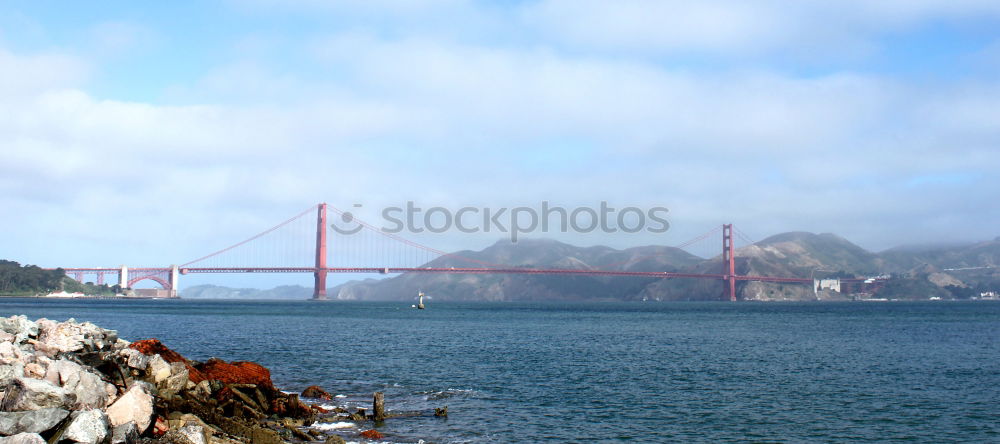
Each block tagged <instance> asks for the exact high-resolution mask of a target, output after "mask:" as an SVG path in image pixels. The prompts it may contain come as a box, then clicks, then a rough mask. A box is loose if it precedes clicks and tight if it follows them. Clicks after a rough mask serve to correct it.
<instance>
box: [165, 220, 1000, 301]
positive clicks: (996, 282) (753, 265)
mask: <svg viewBox="0 0 1000 444" xmlns="http://www.w3.org/2000/svg"><path fill="white" fill-rule="evenodd" d="M483 263H487V264H503V265H504V266H505V267H515V268H516V267H526V268H564V269H579V270H588V269H591V270H621V271H668V272H687V273H712V274H714V273H721V272H722V270H723V263H722V259H721V256H716V257H714V258H710V259H703V258H700V257H698V256H695V255H692V254H690V253H687V252H685V251H683V250H680V249H677V248H673V247H662V246H645V247H634V248H628V249H624V250H617V249H614V248H610V247H603V246H594V247H577V246H573V245H569V244H565V243H562V242H557V241H554V240H544V239H541V240H533V239H524V240H520V241H518V242H517V243H510V242H507V241H500V242H497V243H496V244H494V245H492V246H490V247H487V248H485V249H483V250H480V251H459V252H456V253H454V254H452V255H448V256H442V257H440V258H438V259H435V260H433V261H431V262H428V263H427V264H425V265H423V267H434V268H438V267H440V268H449V267H455V268H462V267H477V266H482V265H481V264H483ZM998 264H1000V238H998V239H994V240H992V241H986V242H979V243H974V244H964V245H947V246H920V247H914V246H910V247H898V248H893V249H889V250H886V251H883V252H880V253H874V252H870V251H867V250H865V249H864V248H861V247H859V246H857V245H855V244H853V243H851V242H850V241H848V240H846V239H844V238H842V237H840V236H837V235H835V234H830V233H823V234H813V233H806V232H790V233H782V234H778V235H774V236H771V237H769V238H767V239H764V240H762V241H759V242H756V243H754V244H752V245H749V246H746V247H742V248H738V249H737V250H736V272H737V274H740V275H761V276H785V277H801V278H810V277H816V278H823V277H871V276H877V275H891V276H892V279H890V281H889V282H888V283H887V284H886V285H885V287H884V288H883V289H882V290H880V292H879V293H880V294H879V295H878V296H880V297H892V298H907V299H921V298H930V297H942V298H949V297H969V296H970V295H973V294H978V293H975V292H977V291H989V290H994V291H995V290H998V289H1000V269H998V268H997V265H998ZM417 291H424V292H425V293H427V294H428V295H430V296H431V297H432V298H433V300H438V301H441V300H445V301H581V300H584V301H602V300H624V301H629V300H718V299H721V298H722V282H720V281H716V280H708V279H682V278H675V279H656V278H636V277H608V276H585V275H569V276H567V275H541V274H539V275H531V274H449V273H407V274H402V275H398V276H394V277H390V278H386V279H364V280H357V281H351V282H347V283H345V284H342V285H338V286H336V287H333V288H330V289H328V291H327V294H328V295H329V297H330V299H336V300H376V301H388V300H400V301H410V300H413V299H414V297H415V296H416V293H417ZM737 292H738V298H739V299H742V300H806V299H815V298H816V297H817V295H816V294H815V293H814V292H813V289H812V287H811V286H810V285H802V284H775V283H762V282H740V283H739V285H738V287H737ZM310 295H311V289H309V288H306V287H301V286H284V287H279V288H277V289H273V290H254V289H227V288H225V287H215V286H198V287H191V288H189V289H187V290H185V291H184V292H183V293H182V296H183V297H188V298H197V297H214V298H224V297H240V298H293V299H304V298H308V297H309V296H310ZM824 297H825V298H828V299H837V298H848V297H851V296H850V295H846V294H825V295H824Z"/></svg>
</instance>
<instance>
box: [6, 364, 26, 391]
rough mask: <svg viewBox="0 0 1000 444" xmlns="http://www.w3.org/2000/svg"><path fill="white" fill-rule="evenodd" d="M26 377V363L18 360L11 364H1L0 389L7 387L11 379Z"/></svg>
mask: <svg viewBox="0 0 1000 444" xmlns="http://www.w3.org/2000/svg"><path fill="white" fill-rule="evenodd" d="M23 377H24V364H22V363H20V362H16V363H13V364H9V365H0V390H3V389H6V388H7V386H8V385H10V383H11V381H13V380H14V379H17V378H23Z"/></svg>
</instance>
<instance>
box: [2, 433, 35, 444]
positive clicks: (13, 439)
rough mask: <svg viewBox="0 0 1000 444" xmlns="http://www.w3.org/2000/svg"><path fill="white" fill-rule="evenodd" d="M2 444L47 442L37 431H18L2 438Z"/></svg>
mask: <svg viewBox="0 0 1000 444" xmlns="http://www.w3.org/2000/svg"><path fill="white" fill-rule="evenodd" d="M0 444H45V440H44V439H42V437H41V436H40V435H38V434H37V433H18V434H16V435H14V436H8V437H5V438H0Z"/></svg>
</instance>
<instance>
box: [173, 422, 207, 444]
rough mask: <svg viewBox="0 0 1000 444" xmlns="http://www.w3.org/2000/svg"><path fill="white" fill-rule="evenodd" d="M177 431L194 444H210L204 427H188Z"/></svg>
mask: <svg viewBox="0 0 1000 444" xmlns="http://www.w3.org/2000/svg"><path fill="white" fill-rule="evenodd" d="M177 431H178V432H180V434H181V435H184V437H185V438H187V439H188V440H189V441H191V442H192V443H194V444H208V437H206V436H205V429H204V428H202V426H199V425H186V426H184V427H181V428H179V429H177Z"/></svg>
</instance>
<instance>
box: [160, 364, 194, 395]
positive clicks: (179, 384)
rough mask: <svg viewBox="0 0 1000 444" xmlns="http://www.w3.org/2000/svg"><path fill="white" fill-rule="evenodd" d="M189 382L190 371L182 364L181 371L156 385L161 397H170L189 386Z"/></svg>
mask: <svg viewBox="0 0 1000 444" xmlns="http://www.w3.org/2000/svg"><path fill="white" fill-rule="evenodd" d="M171 365H173V364H171ZM187 384H188V371H187V369H186V368H184V367H183V366H182V367H181V370H180V372H179V373H175V374H173V375H170V377H168V378H167V379H165V380H164V381H163V382H161V383H160V384H157V386H156V387H157V390H158V392H159V393H158V395H159V396H160V397H161V398H169V397H171V396H174V395H176V394H177V393H179V392H180V391H181V390H183V389H184V388H185V387H187Z"/></svg>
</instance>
